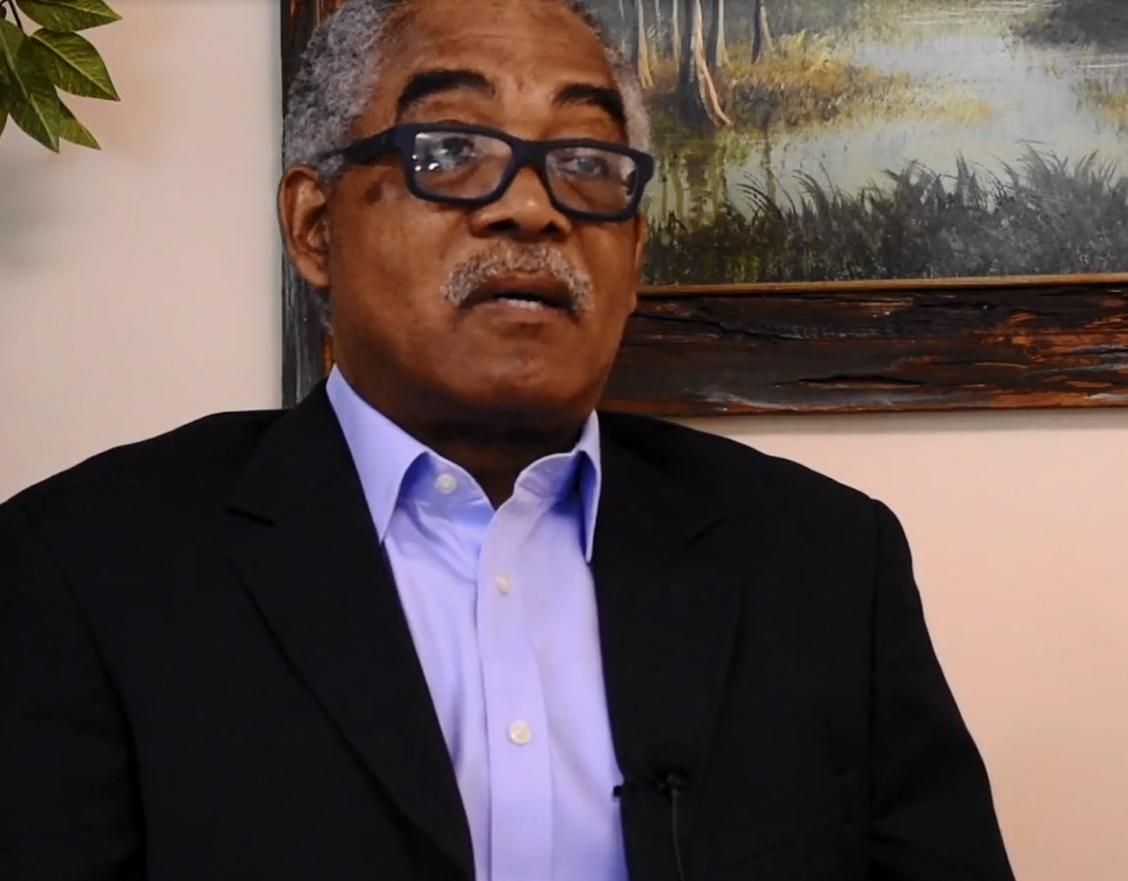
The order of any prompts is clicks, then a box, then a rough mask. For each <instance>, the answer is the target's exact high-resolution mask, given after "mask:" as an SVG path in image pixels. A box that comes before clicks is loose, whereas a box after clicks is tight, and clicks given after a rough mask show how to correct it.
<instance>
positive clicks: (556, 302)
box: [463, 279, 575, 314]
mask: <svg viewBox="0 0 1128 881" xmlns="http://www.w3.org/2000/svg"><path fill="white" fill-rule="evenodd" d="M485 303H501V304H504V305H506V306H515V307H516V308H518V309H528V310H531V311H536V310H540V309H556V310H559V311H561V312H566V313H568V314H572V313H573V312H574V311H575V303H574V302H573V298H572V294H571V292H570V291H569V290H568V288H567V286H566V285H563V284H561V283H559V282H557V281H556V280H555V279H552V280H543V281H542V280H531V281H521V282H518V283H513V282H512V281H505V280H499V281H498V282H494V283H487V284H485V285H483V286H482V287H480V288H478V289H477V290H476V291H474V293H473V294H471V295H470V297H469V298H467V300H466V302H465V303H464V304H463V305H464V306H466V307H469V308H472V307H474V306H480V305H483V304H485Z"/></svg>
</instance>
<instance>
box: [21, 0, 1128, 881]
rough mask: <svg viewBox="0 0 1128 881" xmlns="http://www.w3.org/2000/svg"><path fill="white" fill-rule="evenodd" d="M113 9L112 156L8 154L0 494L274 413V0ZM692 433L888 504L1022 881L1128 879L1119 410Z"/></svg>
mask: <svg viewBox="0 0 1128 881" xmlns="http://www.w3.org/2000/svg"><path fill="white" fill-rule="evenodd" d="M114 5H115V7H116V8H118V9H119V11H120V12H121V13H122V14H123V15H124V16H125V20H124V21H123V22H122V23H120V24H117V25H114V26H112V27H109V28H105V29H103V30H100V31H95V32H93V33H92V34H91V36H92V37H93V39H94V40H95V42H96V43H97V44H98V45H99V46H100V47H101V48H102V50H103V52H104V54H105V55H106V57H107V58H108V60H109V63H110V67H111V70H112V71H113V72H114V75H115V77H116V79H117V83H118V86H119V89H120V91H121V93H122V96H123V98H124V102H123V104H122V105H120V106H116V105H106V104H101V103H99V102H93V101H80V100H76V101H75V103H76V105H78V109H79V113H80V116H82V117H83V118H85V119H86V120H87V121H88V123H89V124H90V126H91V128H93V130H94V131H95V133H96V134H97V135H98V136H99V137H100V138H101V139H102V142H103V146H104V147H105V148H106V149H105V152H104V153H102V154H91V153H85V152H81V151H79V150H78V149H77V148H74V149H70V148H65V149H64V154H63V155H62V157H53V156H50V155H48V154H47V153H46V151H44V150H43V149H42V148H40V147H38V146H37V145H34V144H31V143H30V142H28V141H27V139H26V138H24V137H23V136H22V135H21V134H20V133H18V132H16V131H14V130H13V129H12V128H11V127H9V130H8V131H7V132H6V133H5V134H4V136H3V138H2V139H0V498H4V497H6V496H8V495H10V494H11V493H13V492H15V491H16V490H18V489H19V488H21V487H23V486H26V485H28V484H30V483H31V482H33V481H35V480H38V479H40V478H42V477H45V476H47V475H48V474H50V473H52V472H53V471H55V470H57V469H60V468H63V467H65V466H67V465H69V464H72V463H73V462H76V461H78V460H79V459H81V458H83V457H85V456H87V455H89V454H91V453H94V452H96V451H98V450H101V449H103V448H105V447H107V446H109V445H112V444H116V443H121V442H126V441H129V440H133V439H136V438H140V437H143V436H146V435H149V434H152V433H154V432H157V431H160V430H162V429H165V428H168V427H171V426H173V425H176V424H178V423H180V422H183V421H185V420H188V419H190V418H192V417H194V416H196V415H199V414H202V413H205V412H209V411H213V410H217V409H227V408H244V407H269V406H273V405H276V404H277V401H278V385H279V383H278V376H279V345H278V321H279V315H278V305H277V300H278V297H277V291H278V273H277V265H278V259H279V257H278V248H277V244H276V237H275V227H274V219H273V197H274V186H275V181H276V178H277V175H278V167H277V164H276V158H275V157H276V156H277V153H278V143H277V137H278V135H277V130H278V113H277V108H278V105H279V101H280V98H279V94H278V86H277V81H278V65H277V59H276V54H277V50H276V47H277V43H278V38H277V32H278V20H277V13H276V7H277V6H278V5H279V4H278V3H277V2H276V0H223V2H220V0H116V3H115V4H114ZM698 424H701V425H703V426H704V427H706V428H708V429H709V430H713V431H719V432H723V433H727V434H730V435H733V436H735V437H737V438H739V439H740V440H744V441H747V442H751V443H755V444H756V445H758V446H760V447H761V448H763V449H765V450H768V451H770V452H773V453H779V454H783V455H787V456H790V457H791V458H795V459H798V460H799V461H802V462H805V463H807V464H809V465H812V466H814V467H816V468H819V469H820V470H823V471H825V472H827V473H829V474H831V475H833V476H835V477H837V478H839V479H841V480H844V481H846V482H848V483H852V484H854V485H856V486H858V487H860V488H862V489H864V490H866V491H868V492H870V493H872V494H874V495H877V496H879V497H881V498H883V499H885V500H886V501H888V502H889V503H890V504H891V505H892V506H893V507H894V508H895V509H896V510H897V512H898V513H899V514H900V515H901V517H902V519H903V521H904V523H905V525H906V528H907V529H908V532H909V535H910V538H911V539H912V541H913V545H914V550H915V552H916V559H917V571H918V574H919V579H920V582H921V586H922V590H923V591H924V594H925V601H926V605H927V609H928V613H929V619H930V621H931V625H932V630H933V635H934V638H935V641H936V643H937V647H938V649H939V651H940V654H941V656H942V658H943V660H944V662H945V665H946V667H947V670H948V673H949V677H950V679H951V681H952V684H953V687H954V689H955V691H956V693H957V696H958V697H959V699H960V701H961V704H962V706H963V707H964V710H965V714H966V716H967V718H968V721H969V723H970V724H971V726H972V728H973V730H974V731H975V733H976V735H977V737H978V739H979V741H980V744H981V746H982V748H983V750H984V752H985V754H986V757H987V761H988V764H989V766H990V768H991V771H992V774H993V777H994V780H995V785H996V792H997V798H998V804H999V811H1000V816H1001V819H1002V822H1003V826H1004V831H1005V834H1006V837H1007V839H1008V842H1009V845H1010V848H1011V852H1012V857H1013V860H1014V863H1015V866H1016V869H1017V871H1018V874H1019V876H1020V878H1022V879H1024V881H1124V879H1125V878H1128V835H1125V834H1124V829H1125V828H1128V550H1126V549H1125V548H1126V545H1125V540H1124V533H1125V531H1126V528H1125V527H1126V524H1128V411H1102V412H1063V413H974V414H965V415H912V416H874V415H867V416H850V417H772V418H751V419H735V420H727V421H721V420H706V421H703V422H700V423H698Z"/></svg>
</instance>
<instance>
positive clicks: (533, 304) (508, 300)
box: [497, 297, 547, 309]
mask: <svg viewBox="0 0 1128 881" xmlns="http://www.w3.org/2000/svg"><path fill="white" fill-rule="evenodd" d="M497 302H499V303H505V304H506V305H509V306H516V307H517V308H518V309H546V308H547V306H546V305H545V304H544V303H542V302H541V301H540V300H524V299H519V298H517V297H498V298H497Z"/></svg>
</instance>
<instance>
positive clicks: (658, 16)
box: [650, 0, 662, 63]
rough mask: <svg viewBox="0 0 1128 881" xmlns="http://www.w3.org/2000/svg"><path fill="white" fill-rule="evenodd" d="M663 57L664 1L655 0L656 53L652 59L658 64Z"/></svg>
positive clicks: (653, 53) (654, 52) (652, 54)
mask: <svg viewBox="0 0 1128 881" xmlns="http://www.w3.org/2000/svg"><path fill="white" fill-rule="evenodd" d="M661 57H662V0H654V51H653V52H652V53H651V56H650V59H651V61H654V62H655V63H657V61H658V59H659V58H661Z"/></svg>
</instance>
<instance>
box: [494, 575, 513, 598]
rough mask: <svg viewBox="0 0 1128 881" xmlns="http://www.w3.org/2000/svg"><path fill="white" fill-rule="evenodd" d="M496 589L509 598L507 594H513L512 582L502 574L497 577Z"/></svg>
mask: <svg viewBox="0 0 1128 881" xmlns="http://www.w3.org/2000/svg"><path fill="white" fill-rule="evenodd" d="M497 589H498V590H500V591H501V592H502V593H503V594H504V595H505V596H509V594H510V593H512V592H513V582H512V581H510V580H509V576H508V575H506V574H505V573H504V572H502V573H501V574H500V575H499V576H498V577H497Z"/></svg>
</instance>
